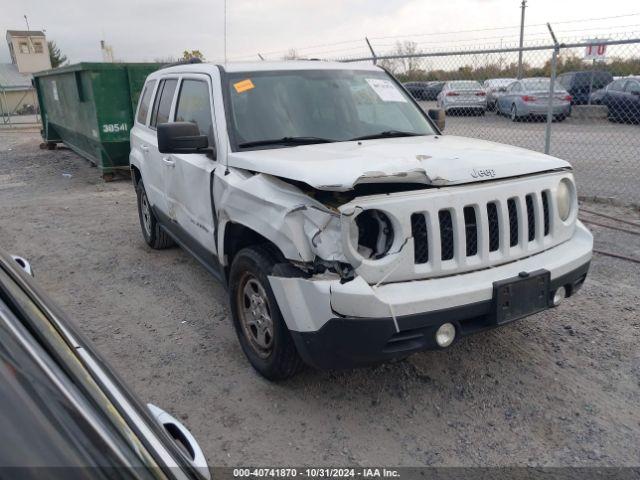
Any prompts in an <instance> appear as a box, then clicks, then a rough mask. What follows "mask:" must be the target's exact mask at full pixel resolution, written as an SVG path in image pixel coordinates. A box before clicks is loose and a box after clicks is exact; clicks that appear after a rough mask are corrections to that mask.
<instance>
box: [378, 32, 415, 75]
mask: <svg viewBox="0 0 640 480" xmlns="http://www.w3.org/2000/svg"><path fill="white" fill-rule="evenodd" d="M418 53H419V51H418V44H417V43H416V42H412V41H411V40H405V41H404V42H396V47H395V49H394V50H392V51H391V52H390V55H398V56H403V55H416V54H418ZM421 60H422V59H420V58H416V57H406V58H390V59H383V60H381V61H380V62H379V64H380V65H381V66H382V67H384V68H386V69H388V70H389V71H391V72H393V73H396V74H404V75H406V76H407V77H414V76H416V75H418V76H419V74H418V71H419V70H420V69H419V67H420V61H421Z"/></svg>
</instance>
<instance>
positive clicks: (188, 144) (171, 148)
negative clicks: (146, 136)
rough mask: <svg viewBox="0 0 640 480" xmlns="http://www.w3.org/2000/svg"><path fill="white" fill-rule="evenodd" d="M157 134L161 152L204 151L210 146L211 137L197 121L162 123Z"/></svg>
mask: <svg viewBox="0 0 640 480" xmlns="http://www.w3.org/2000/svg"><path fill="white" fill-rule="evenodd" d="M157 135H158V150H159V151H160V153H204V151H205V150H207V149H208V148H209V139H208V138H207V136H206V135H200V130H199V129H198V126H197V125H196V124H195V123H191V122H174V123H160V124H158V132H157Z"/></svg>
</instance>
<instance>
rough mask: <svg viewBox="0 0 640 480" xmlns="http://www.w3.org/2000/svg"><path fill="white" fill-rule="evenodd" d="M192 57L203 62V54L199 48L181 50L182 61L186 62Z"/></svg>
mask: <svg viewBox="0 0 640 480" xmlns="http://www.w3.org/2000/svg"><path fill="white" fill-rule="evenodd" d="M194 58H197V59H198V60H201V61H203V62H204V55H203V54H202V52H201V51H200V50H191V51H189V50H185V51H184V52H182V61H183V62H188V61H189V60H192V59H194Z"/></svg>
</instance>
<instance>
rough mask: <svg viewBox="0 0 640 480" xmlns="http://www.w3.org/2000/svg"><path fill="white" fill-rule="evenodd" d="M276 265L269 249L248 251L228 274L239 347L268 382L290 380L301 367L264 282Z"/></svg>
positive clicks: (286, 329) (268, 287)
mask: <svg viewBox="0 0 640 480" xmlns="http://www.w3.org/2000/svg"><path fill="white" fill-rule="evenodd" d="M276 262H277V261H276V257H275V255H274V254H273V253H272V252H271V250H270V249H269V248H268V247H266V246H255V247H249V248H245V249H243V250H241V251H240V252H238V254H237V255H236V256H235V258H234V259H233V264H232V265H231V271H230V273H229V297H230V304H231V314H232V317H233V325H234V327H235V330H236V334H237V335H238V340H239V341H240V346H241V347H242V350H243V351H244V354H245V355H246V356H247V358H248V359H249V362H250V363H251V365H252V366H253V368H255V369H256V370H257V371H258V372H259V373H260V374H261V375H262V376H263V377H265V378H267V379H269V380H283V379H286V378H289V377H291V376H293V375H295V374H296V373H297V372H299V371H300V370H301V369H302V366H303V363H302V360H301V359H300V356H299V355H298V352H297V350H296V347H295V345H294V343H293V339H292V338H291V334H290V333H289V329H288V328H287V325H286V324H285V322H284V319H283V318H282V314H281V313H280V308H279V307H278V304H277V302H276V299H275V297H274V295H273V291H272V290H271V285H270V284H269V280H268V278H267V275H268V274H269V273H270V272H271V271H272V270H273V266H274V265H275V264H276Z"/></svg>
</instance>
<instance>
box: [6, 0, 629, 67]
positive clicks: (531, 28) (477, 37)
mask: <svg viewBox="0 0 640 480" xmlns="http://www.w3.org/2000/svg"><path fill="white" fill-rule="evenodd" d="M527 3H528V6H527V9H526V21H525V24H526V25H527V27H526V30H525V38H526V40H527V42H538V43H539V42H541V41H547V40H548V38H549V37H548V34H547V31H546V27H544V24H545V23H546V22H551V24H552V25H554V26H555V29H556V31H557V32H558V33H559V36H560V39H561V40H563V39H572V40H575V39H577V40H581V39H586V38H594V37H603V36H611V35H624V36H626V37H630V36H635V37H636V38H638V37H640V3H639V2H638V0H610V1H608V2H607V3H606V8H602V7H603V4H602V2H601V1H595V0H528V2H527ZM226 11H227V22H226V24H227V27H226V31H227V35H226V39H227V40H226V45H227V48H226V52H227V54H226V58H227V59H228V60H229V61H234V60H258V59H259V58H258V54H259V53H260V54H262V55H263V56H264V57H265V58H267V59H274V60H275V59H280V58H282V56H283V55H284V54H285V53H286V52H287V51H288V50H289V49H292V48H295V49H296V51H297V53H298V54H299V55H304V56H310V57H319V58H343V57H349V56H362V55H367V54H368V50H367V47H366V43H365V41H364V37H365V36H367V37H369V38H370V40H371V43H372V45H373V47H374V48H375V49H376V51H377V52H379V53H382V52H385V51H389V50H391V49H392V48H393V47H394V45H395V43H396V42H397V41H399V40H411V41H415V42H416V43H418V46H419V48H420V49H423V50H425V51H437V50H447V51H448V50H451V49H453V48H456V49H457V48H473V47H495V46H500V45H503V46H506V45H509V46H514V45H517V41H518V30H519V27H518V25H519V23H520V0H446V1H442V0H386V1H385V0H367V1H365V0H227V6H226ZM23 15H27V18H28V21H29V25H30V28H31V29H32V30H42V29H44V30H45V31H46V35H47V39H48V40H55V41H56V43H57V45H58V46H59V47H60V49H61V50H62V52H63V53H64V54H66V55H67V56H68V57H69V61H70V62H71V63H76V62H80V61H101V60H102V55H101V52H100V40H105V41H106V42H107V43H108V44H110V45H111V46H112V47H113V51H114V56H115V58H116V59H117V60H120V61H154V60H158V59H162V60H166V59H168V58H170V57H174V58H176V57H179V56H181V52H182V51H183V50H187V49H188V50H192V49H198V50H200V51H201V52H202V53H203V54H204V55H205V57H206V59H207V60H209V61H223V59H224V58H225V48H224V44H225V42H224V38H225V35H224V30H225V29H224V24H225V22H224V3H223V1H222V0H180V1H177V0H109V1H108V2H105V1H98V0H55V1H54V0H19V1H13V0H0V31H2V33H3V38H4V31H5V30H7V29H26V25H25V19H24V17H23ZM602 17H617V18H607V19H605V20H589V21H585V20H586V19H596V18H602ZM470 30H474V31H470ZM456 32H458V33H456ZM9 61H10V59H9V53H8V49H7V46H6V42H4V41H2V42H0V62H9Z"/></svg>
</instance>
